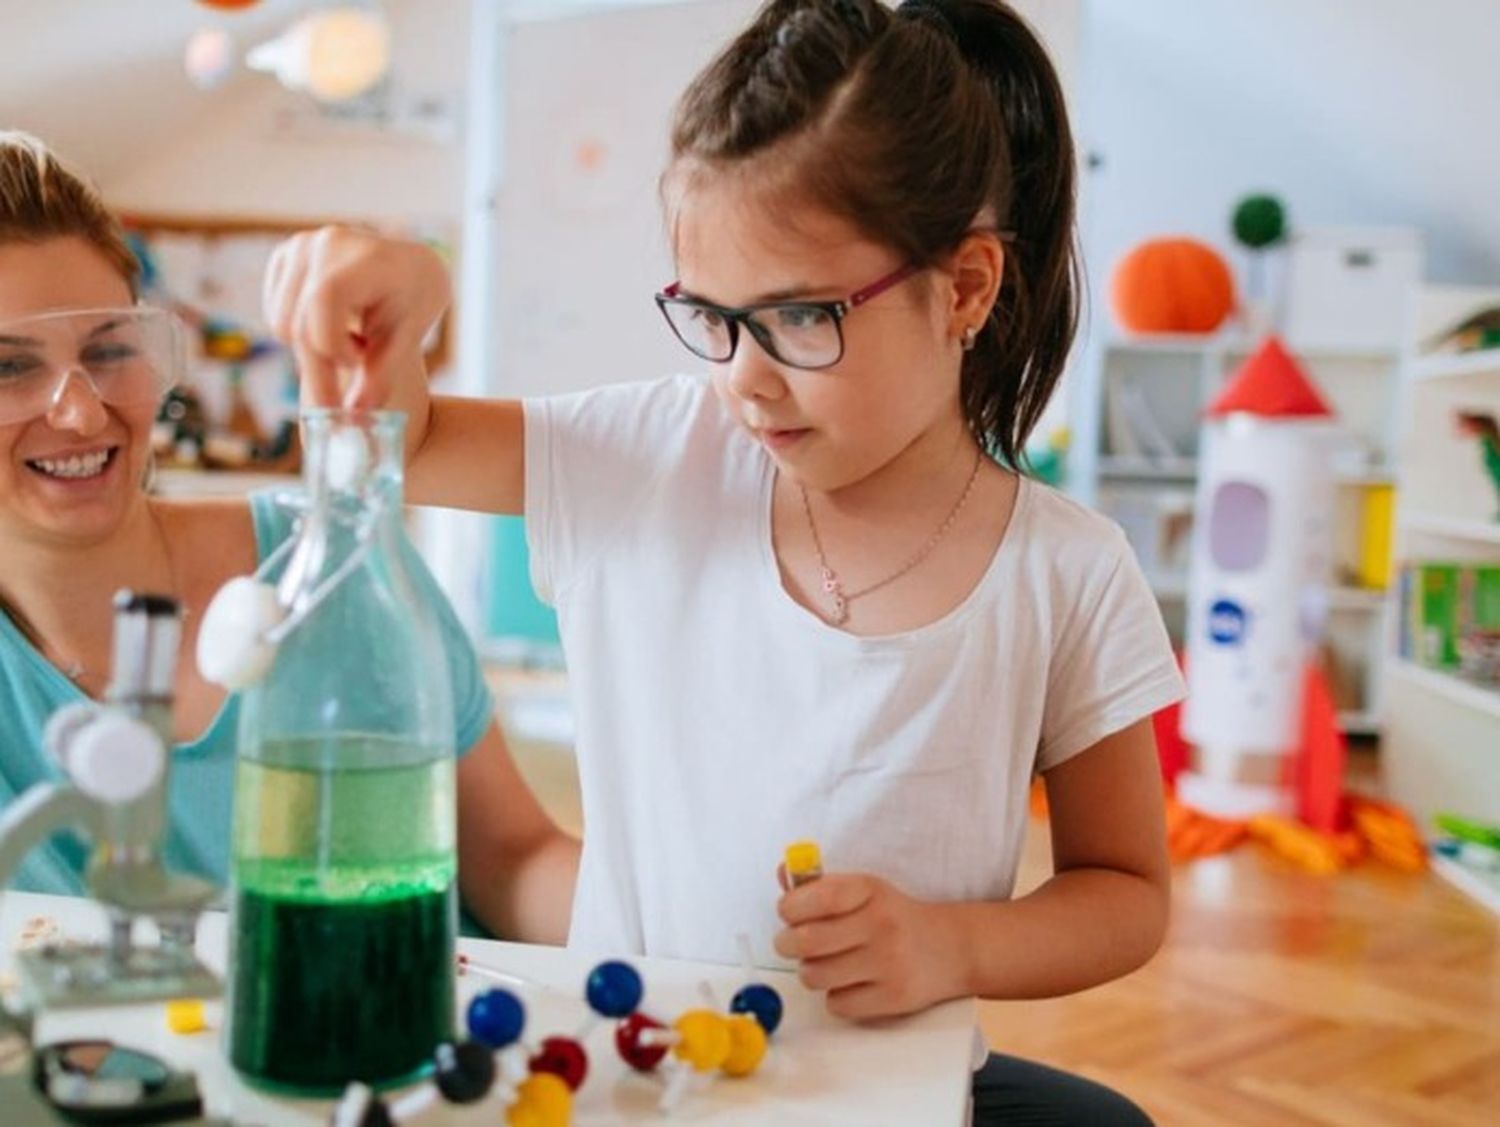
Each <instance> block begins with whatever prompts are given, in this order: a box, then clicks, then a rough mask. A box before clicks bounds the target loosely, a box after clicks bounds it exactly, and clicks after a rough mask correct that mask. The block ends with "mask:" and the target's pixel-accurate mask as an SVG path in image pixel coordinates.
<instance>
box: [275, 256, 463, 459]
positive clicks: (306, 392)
mask: <svg viewBox="0 0 1500 1127" xmlns="http://www.w3.org/2000/svg"><path fill="white" fill-rule="evenodd" d="M451 297H452V289H451V286H450V284H449V281H448V271H447V268H446V267H445V266H444V265H443V262H442V260H441V259H440V258H439V257H438V256H437V254H436V253H435V252H433V251H432V250H431V249H430V248H428V247H426V246H423V245H422V244H420V243H412V242H403V241H400V240H397V239H391V238H385V237H382V236H379V235H375V234H371V233H369V232H366V231H360V230H355V229H353V228H349V227H323V228H320V229H319V230H316V231H308V232H303V233H300V234H297V235H293V236H292V237H291V238H289V239H287V240H286V241H285V242H283V243H282V244H281V245H280V246H278V247H277V248H276V250H275V252H274V253H273V254H272V255H271V260H270V263H269V264H268V266H267V268H266V278H265V290H264V301H265V312H266V319H267V321H268V322H269V323H270V325H271V328H272V330H273V331H274V332H275V334H276V336H277V337H279V338H280V339H281V340H283V341H285V342H286V343H288V344H289V345H291V347H292V351H293V353H294V355H295V357H296V361H297V369H298V372H299V374H300V376H301V379H302V391H303V397H304V399H305V400H307V401H309V402H312V403H315V404H318V405H320V406H333V405H337V404H343V405H345V406H350V407H386V406H389V407H392V408H394V409H397V410H406V411H407V412H408V414H409V415H410V416H411V422H412V426H411V427H410V428H409V430H410V429H418V430H419V431H420V430H423V429H425V426H426V416H427V379H426V370H425V367H424V365H423V361H422V341H423V339H424V338H425V337H426V335H427V332H428V330H429V329H431V328H432V326H433V325H434V324H436V323H437V320H438V318H439V317H441V316H442V314H443V311H444V310H445V309H447V308H448V303H449V301H450V300H451ZM417 437H419V436H417Z"/></svg>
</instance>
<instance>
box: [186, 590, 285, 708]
mask: <svg viewBox="0 0 1500 1127" xmlns="http://www.w3.org/2000/svg"><path fill="white" fill-rule="evenodd" d="M285 617H286V612H285V610H284V609H283V608H282V606H281V604H280V602H278V601H277V599H276V588H274V587H272V586H271V585H270V584H269V583H262V582H261V581H260V580H258V579H253V578H251V577H250V576H248V575H242V576H239V577H238V578H235V579H231V580H230V581H229V582H228V583H226V584H224V586H222V587H220V588H219V593H218V594H217V595H215V596H214V597H213V601H212V602H210V603H209V604H208V610H206V611H204V613H203V622H202V624H201V625H200V626H199V627H198V671H199V672H200V673H202V674H203V679H204V680H205V681H211V682H212V683H214V684H216V685H223V686H224V687H225V688H226V689H229V690H231V691H234V690H238V689H244V688H248V687H249V686H251V685H253V684H255V682H257V681H259V680H260V679H261V678H262V677H264V676H265V675H266V670H268V669H270V668H271V663H272V662H273V661H275V660H276V646H275V645H274V644H273V643H271V642H268V641H266V638H265V636H266V632H267V631H269V630H270V629H271V628H272V627H274V626H276V625H278V624H279V623H280V622H281V621H282V619H283V618H285Z"/></svg>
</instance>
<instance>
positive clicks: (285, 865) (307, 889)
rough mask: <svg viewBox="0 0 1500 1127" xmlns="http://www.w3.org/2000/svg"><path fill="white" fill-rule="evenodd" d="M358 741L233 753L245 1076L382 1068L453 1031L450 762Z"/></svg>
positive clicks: (237, 981) (237, 994)
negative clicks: (236, 757) (321, 749)
mask: <svg viewBox="0 0 1500 1127" xmlns="http://www.w3.org/2000/svg"><path fill="white" fill-rule="evenodd" d="M344 750H345V751H347V750H348V749H347V748H346V749H344ZM358 750H362V752H363V758H361V756H360V754H355V755H352V756H351V755H347V754H338V755H330V754H326V753H324V754H315V752H317V751H318V749H316V748H309V747H306V746H303V747H291V748H288V747H286V746H285V745H283V746H281V747H278V748H271V749H264V750H263V751H262V753H261V755H260V757H259V759H258V760H252V759H248V758H247V759H242V760H241V762H240V765H239V772H238V776H237V778H236V783H235V785H236V788H237V790H236V796H235V801H236V809H235V859H234V900H233V912H234V915H233V945H232V949H231V962H230V973H229V980H230V981H229V987H230V999H229V1009H230V1027H229V1038H228V1040H229V1059H230V1063H231V1064H232V1065H234V1067H235V1068H236V1069H238V1070H239V1071H240V1072H241V1073H242V1074H244V1075H245V1076H246V1077H247V1078H248V1079H251V1080H253V1081H257V1082H261V1083H264V1084H268V1085H272V1086H278V1087H284V1088H291V1089H296V1090H300V1091H305V1092H337V1091H338V1090H339V1089H341V1088H342V1087H343V1086H344V1085H345V1084H346V1083H348V1082H349V1081H350V1080H362V1081H365V1082H366V1083H371V1084H379V1083H385V1082H389V1081H394V1080H397V1079H400V1078H402V1077H404V1076H407V1075H409V1074H410V1073H412V1072H413V1071H415V1070H417V1069H419V1068H421V1067H422V1066H423V1064H424V1063H425V1062H426V1061H428V1060H429V1059H430V1057H431V1054H432V1050H433V1048H434V1047H435V1046H436V1044H437V1043H438V1042H439V1041H441V1040H444V1039H447V1038H451V1037H452V1036H453V1029H454V989H453V965H454V963H453V956H454V930H455V920H456V900H455V883H454V877H455V863H454V854H453V788H452V784H453V761H452V759H451V758H449V757H443V758H439V759H432V758H423V757H422V755H421V754H420V753H419V751H417V750H412V751H409V752H408V753H406V754H405V755H404V756H400V755H398V756H396V757H395V764H396V765H394V766H390V765H388V764H391V763H392V761H393V760H392V757H391V756H390V755H388V754H376V753H377V752H386V753H388V752H390V751H391V747H384V748H381V747H380V746H379V745H378V744H374V745H372V741H369V740H362V741H361V742H360V745H359V749H357V751H358ZM397 750H398V751H399V749H397ZM402 758H404V759H405V762H404V763H403V762H401V759H402ZM414 760H415V761H414ZM330 762H336V763H339V764H340V765H341V767H340V769H339V770H332V769H330V768H328V767H327V766H326V764H328V763H330ZM351 762H352V763H355V764H362V765H357V766H355V767H354V768H353V769H351V768H350V767H349V764H350V763H351Z"/></svg>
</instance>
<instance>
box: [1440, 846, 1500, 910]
mask: <svg viewBox="0 0 1500 1127" xmlns="http://www.w3.org/2000/svg"><path fill="white" fill-rule="evenodd" d="M1432 871H1433V872H1435V873H1436V874H1437V875H1438V876H1440V877H1442V878H1443V879H1444V880H1445V881H1447V882H1448V883H1449V884H1451V885H1452V886H1453V887H1454V888H1456V889H1458V890H1459V891H1460V892H1462V893H1463V894H1464V895H1465V896H1468V897H1469V898H1470V899H1472V900H1475V901H1477V902H1478V903H1479V904H1481V905H1483V906H1484V907H1485V908H1488V909H1489V910H1490V911H1491V912H1493V913H1494V914H1495V915H1497V916H1500V872H1497V871H1495V870H1494V869H1481V868H1479V867H1478V866H1475V865H1466V864H1464V863H1463V862H1462V861H1460V860H1457V859H1456V858H1453V857H1444V856H1443V855H1442V854H1441V853H1434V854H1432Z"/></svg>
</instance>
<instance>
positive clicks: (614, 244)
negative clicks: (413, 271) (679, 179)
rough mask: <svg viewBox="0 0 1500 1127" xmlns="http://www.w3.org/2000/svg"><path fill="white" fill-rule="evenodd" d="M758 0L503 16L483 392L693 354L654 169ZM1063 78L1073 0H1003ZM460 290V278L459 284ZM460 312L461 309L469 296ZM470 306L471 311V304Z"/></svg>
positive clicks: (679, 364) (639, 373)
mask: <svg viewBox="0 0 1500 1127" xmlns="http://www.w3.org/2000/svg"><path fill="white" fill-rule="evenodd" d="M758 6H759V4H758V3H757V0H693V2H689V3H676V4H652V5H649V6H643V7H625V8H622V9H613V10H604V11H599V10H595V11H586V12H584V13H580V14H568V13H567V8H566V7H565V6H564V5H562V4H558V5H556V6H555V7H554V9H553V11H554V12H555V13H556V15H555V18H541V19H538V18H536V15H537V13H538V12H541V13H543V14H545V13H546V12H547V5H545V4H540V5H530V6H529V8H528V15H527V18H526V19H525V20H524V21H521V20H518V19H514V18H513V19H512V20H511V21H510V22H508V23H506V24H505V26H504V36H505V43H504V51H503V62H502V65H501V67H500V70H501V72H502V73H501V74H500V75H499V76H498V78H499V81H498V82H497V83H496V86H497V89H496V91H495V93H496V96H498V98H499V99H500V105H501V107H502V108H501V110H500V117H501V121H500V122H499V128H498V129H497V130H495V132H496V134H497V137H496V143H497V144H499V145H500V146H501V147H502V149H503V152H502V153H501V154H500V155H499V159H498V162H497V164H498V168H497V174H496V176H495V186H496V190H495V194H494V199H493V221H494V225H495V226H494V233H493V239H492V240H491V241H490V243H489V247H490V249H489V251H488V253H489V254H490V255H491V256H492V261H491V262H490V263H489V264H488V265H489V267H490V269H492V270H493V273H491V274H490V277H489V279H488V280H489V283H490V284H489V285H488V286H486V287H483V288H482V289H481V290H480V291H478V292H485V291H487V293H488V297H489V299H490V300H489V303H488V308H489V309H491V310H493V313H492V314H490V315H491V316H493V317H495V318H496V322H495V323H494V324H492V325H490V326H488V328H489V329H490V330H491V331H490V332H489V333H487V334H485V336H486V338H487V340H488V342H489V346H490V348H491V349H492V354H491V355H490V356H488V357H487V358H486V362H485V363H484V365H483V366H484V373H485V374H484V381H483V383H482V384H481V385H480V386H482V387H483V389H484V390H485V391H486V392H488V393H489V394H494V395H505V396H516V395H539V394H549V393H556V392H565V391H572V390H579V389H583V388H587V387H594V386H598V385H600V384H606V383H616V382H620V381H625V380H634V379H650V378H654V377H657V376H663V375H667V374H669V373H672V372H678V371H683V370H692V369H693V367H694V365H696V364H697V363H698V362H697V361H695V360H694V358H693V357H691V356H690V355H689V354H688V353H687V352H686V351H684V350H683V348H682V346H681V345H680V344H678V343H677V341H676V340H675V338H673V337H672V335H671V333H670V331H669V330H668V329H667V326H666V324H665V323H664V322H663V321H662V319H661V316H660V314H659V313H658V312H657V310H656V308H655V306H654V304H653V302H652V296H653V295H654V294H655V293H656V292H657V291H658V290H660V289H661V288H662V287H663V286H664V285H665V284H666V283H668V282H670V281H671V280H672V279H673V271H672V263H671V257H670V255H669V253H668V249H667V246H666V241H665V237H664V232H663V225H662V215H661V210H660V203H659V197H658V194H657V181H658V178H659V177H660V175H661V172H662V169H663V167H664V166H665V163H666V159H667V151H668V131H669V129H670V125H671V120H672V114H673V110H674V107H675V105H676V102H677V99H678V97H679V96H680V95H681V93H682V91H683V90H684V89H686V87H687V85H688V83H689V82H690V81H691V80H692V78H693V76H694V75H695V74H696V73H697V72H698V71H699V70H700V69H701V68H702V67H703V66H704V64H706V63H707V62H708V61H709V59H711V58H712V57H713V55H714V53H715V52H716V51H718V50H719V49H720V48H721V47H722V46H723V45H724V44H725V43H727V42H728V41H729V39H730V38H731V37H732V36H733V35H734V34H735V33H736V32H737V31H738V30H739V29H740V28H741V27H743V26H744V25H745V24H746V23H747V22H748V21H749V19H750V17H751V16H752V15H753V13H754V12H755V11H756V9H757V8H758ZM1015 6H1016V7H1017V9H1018V10H1019V11H1021V12H1022V13H1023V14H1024V15H1026V16H1027V18H1028V19H1030V20H1031V21H1032V23H1033V25H1034V26H1035V27H1036V28H1037V29H1038V31H1039V33H1040V34H1041V35H1042V37H1043V39H1044V40H1046V41H1047V42H1048V44H1049V47H1050V48H1051V50H1052V51H1053V53H1054V57H1055V58H1056V60H1057V63H1058V66H1059V69H1060V70H1061V72H1062V74H1063V76H1064V82H1065V85H1071V83H1072V75H1073V72H1074V69H1075V60H1076V55H1077V51H1076V43H1077V39H1078V15H1079V6H1078V0H1025V2H1022V3H1018V4H1016V5H1015ZM471 292H473V291H471ZM466 312H467V315H469V316H475V315H476V313H475V311H474V310H473V309H472V307H471V308H469V309H468V310H467V311H466ZM477 315H480V316H484V315H485V314H484V313H482V312H481V313H479V314H477Z"/></svg>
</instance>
